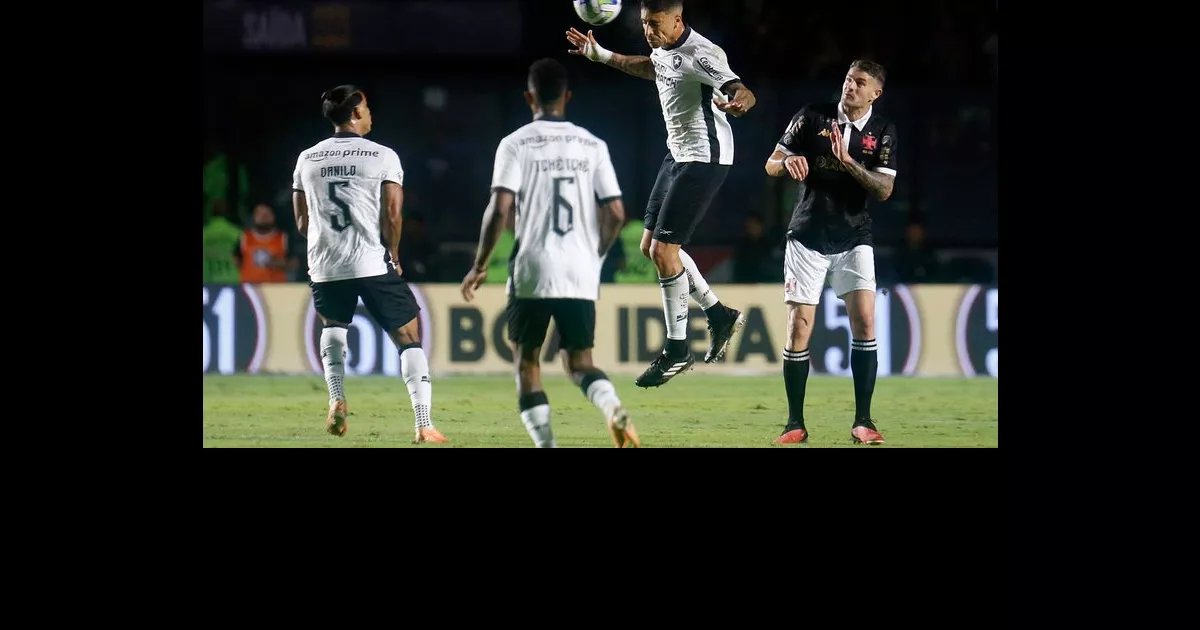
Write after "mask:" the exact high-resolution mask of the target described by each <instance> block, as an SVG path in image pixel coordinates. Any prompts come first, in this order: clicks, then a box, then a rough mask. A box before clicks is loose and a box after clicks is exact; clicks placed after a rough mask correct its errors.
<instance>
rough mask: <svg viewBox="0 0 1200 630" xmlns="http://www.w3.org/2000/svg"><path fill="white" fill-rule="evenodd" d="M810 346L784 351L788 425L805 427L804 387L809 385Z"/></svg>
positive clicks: (799, 427)
mask: <svg viewBox="0 0 1200 630" xmlns="http://www.w3.org/2000/svg"><path fill="white" fill-rule="evenodd" d="M808 365H809V362H808V348H805V349H803V350H787V349H784V351H783V387H784V389H786V390H787V399H788V423H787V425H788V427H791V428H797V429H803V428H805V427H804V388H805V387H806V386H807V385H808Z"/></svg>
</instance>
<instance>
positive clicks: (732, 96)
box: [713, 81, 758, 118]
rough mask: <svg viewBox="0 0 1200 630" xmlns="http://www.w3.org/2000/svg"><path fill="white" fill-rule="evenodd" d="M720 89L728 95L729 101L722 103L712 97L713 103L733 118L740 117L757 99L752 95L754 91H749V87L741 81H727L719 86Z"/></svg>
mask: <svg viewBox="0 0 1200 630" xmlns="http://www.w3.org/2000/svg"><path fill="white" fill-rule="evenodd" d="M721 91H722V92H724V93H725V94H726V95H727V96H729V102H728V103H722V102H721V101H719V100H717V99H716V98H715V97H714V98H713V103H714V104H715V105H716V106H717V109H719V110H721V111H723V112H725V113H726V114H729V115H730V116H733V117H734V118H741V117H742V116H744V115H745V114H746V112H748V111H750V109H751V108H752V107H754V104H755V103H757V102H758V99H757V98H755V96H754V92H751V91H750V88H748V87H746V85H745V84H744V83H742V82H741V81H732V82H730V83H727V84H725V85H724V86H722V87H721Z"/></svg>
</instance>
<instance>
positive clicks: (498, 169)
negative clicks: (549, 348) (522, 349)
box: [492, 116, 621, 350]
mask: <svg viewBox="0 0 1200 630" xmlns="http://www.w3.org/2000/svg"><path fill="white" fill-rule="evenodd" d="M492 190H507V191H510V192H512V193H513V194H514V195H515V196H516V202H517V203H516V220H515V222H514V228H515V232H516V239H515V243H514V245H513V251H512V255H511V258H510V260H509V266H508V268H509V277H508V285H507V292H508V296H509V307H508V334H509V339H510V340H511V341H513V342H516V343H518V344H521V345H524V346H540V345H541V344H542V342H543V341H544V340H545V336H546V331H547V330H548V328H549V325H550V319H551V318H553V319H554V321H555V326H556V328H557V329H558V332H559V334H560V336H561V338H562V339H561V344H560V347H562V348H564V349H568V350H586V349H588V348H591V347H592V343H593V341H594V335H595V323H596V305H595V300H596V299H597V298H599V296H600V267H601V265H602V260H601V257H600V252H599V250H600V240H601V237H600V214H599V211H600V205H601V204H603V203H606V202H608V201H611V200H613V199H615V198H618V197H620V196H621V188H620V186H619V185H618V183H617V175H616V171H615V170H614V169H613V165H612V158H611V157H610V156H609V153H608V144H607V143H605V142H604V141H603V140H601V139H599V138H597V137H596V136H595V135H593V134H592V133H591V132H590V131H588V130H587V129H584V128H583V127H580V126H578V125H575V124H573V123H571V122H568V121H565V120H562V119H561V118H556V117H550V116H543V117H542V118H539V119H538V120H535V121H533V122H531V123H529V124H527V125H525V126H523V127H521V128H520V129H518V130H516V131H515V132H513V133H512V134H509V135H508V136H507V137H505V138H504V139H503V140H501V141H500V145H499V146H498V147H497V149H496V162H495V168H494V171H493V175H492Z"/></svg>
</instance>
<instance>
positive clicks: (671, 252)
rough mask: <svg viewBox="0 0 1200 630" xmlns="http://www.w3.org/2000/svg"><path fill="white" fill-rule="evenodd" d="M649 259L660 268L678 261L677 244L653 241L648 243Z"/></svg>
mask: <svg viewBox="0 0 1200 630" xmlns="http://www.w3.org/2000/svg"><path fill="white" fill-rule="evenodd" d="M650 260H653V261H654V264H655V265H657V266H658V267H659V268H660V269H661V268H663V267H669V266H671V265H672V264H674V263H679V262H680V260H679V245H676V244H674V243H663V242H662V241H654V242H652V243H651V244H650Z"/></svg>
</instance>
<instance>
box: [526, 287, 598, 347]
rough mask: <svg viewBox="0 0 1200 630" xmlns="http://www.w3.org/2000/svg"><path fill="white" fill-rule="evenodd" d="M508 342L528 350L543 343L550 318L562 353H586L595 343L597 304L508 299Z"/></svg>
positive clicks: (580, 301)
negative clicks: (578, 351) (566, 351)
mask: <svg viewBox="0 0 1200 630" xmlns="http://www.w3.org/2000/svg"><path fill="white" fill-rule="evenodd" d="M506 314H507V316H508V340H509V341H512V342H513V343H516V344H517V345H521V346H526V347H530V348H536V347H540V346H541V345H542V344H543V343H545V341H546V331H547V330H548V329H549V328H550V318H551V317H553V318H554V327H555V328H557V329H558V336H559V344H558V347H559V348H560V349H562V350H587V349H588V348H591V347H592V344H593V343H594V342H595V340H596V303H595V302H593V301H591V300H576V299H568V298H514V297H512V296H511V295H510V296H509V297H508V310H507V311H506Z"/></svg>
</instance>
